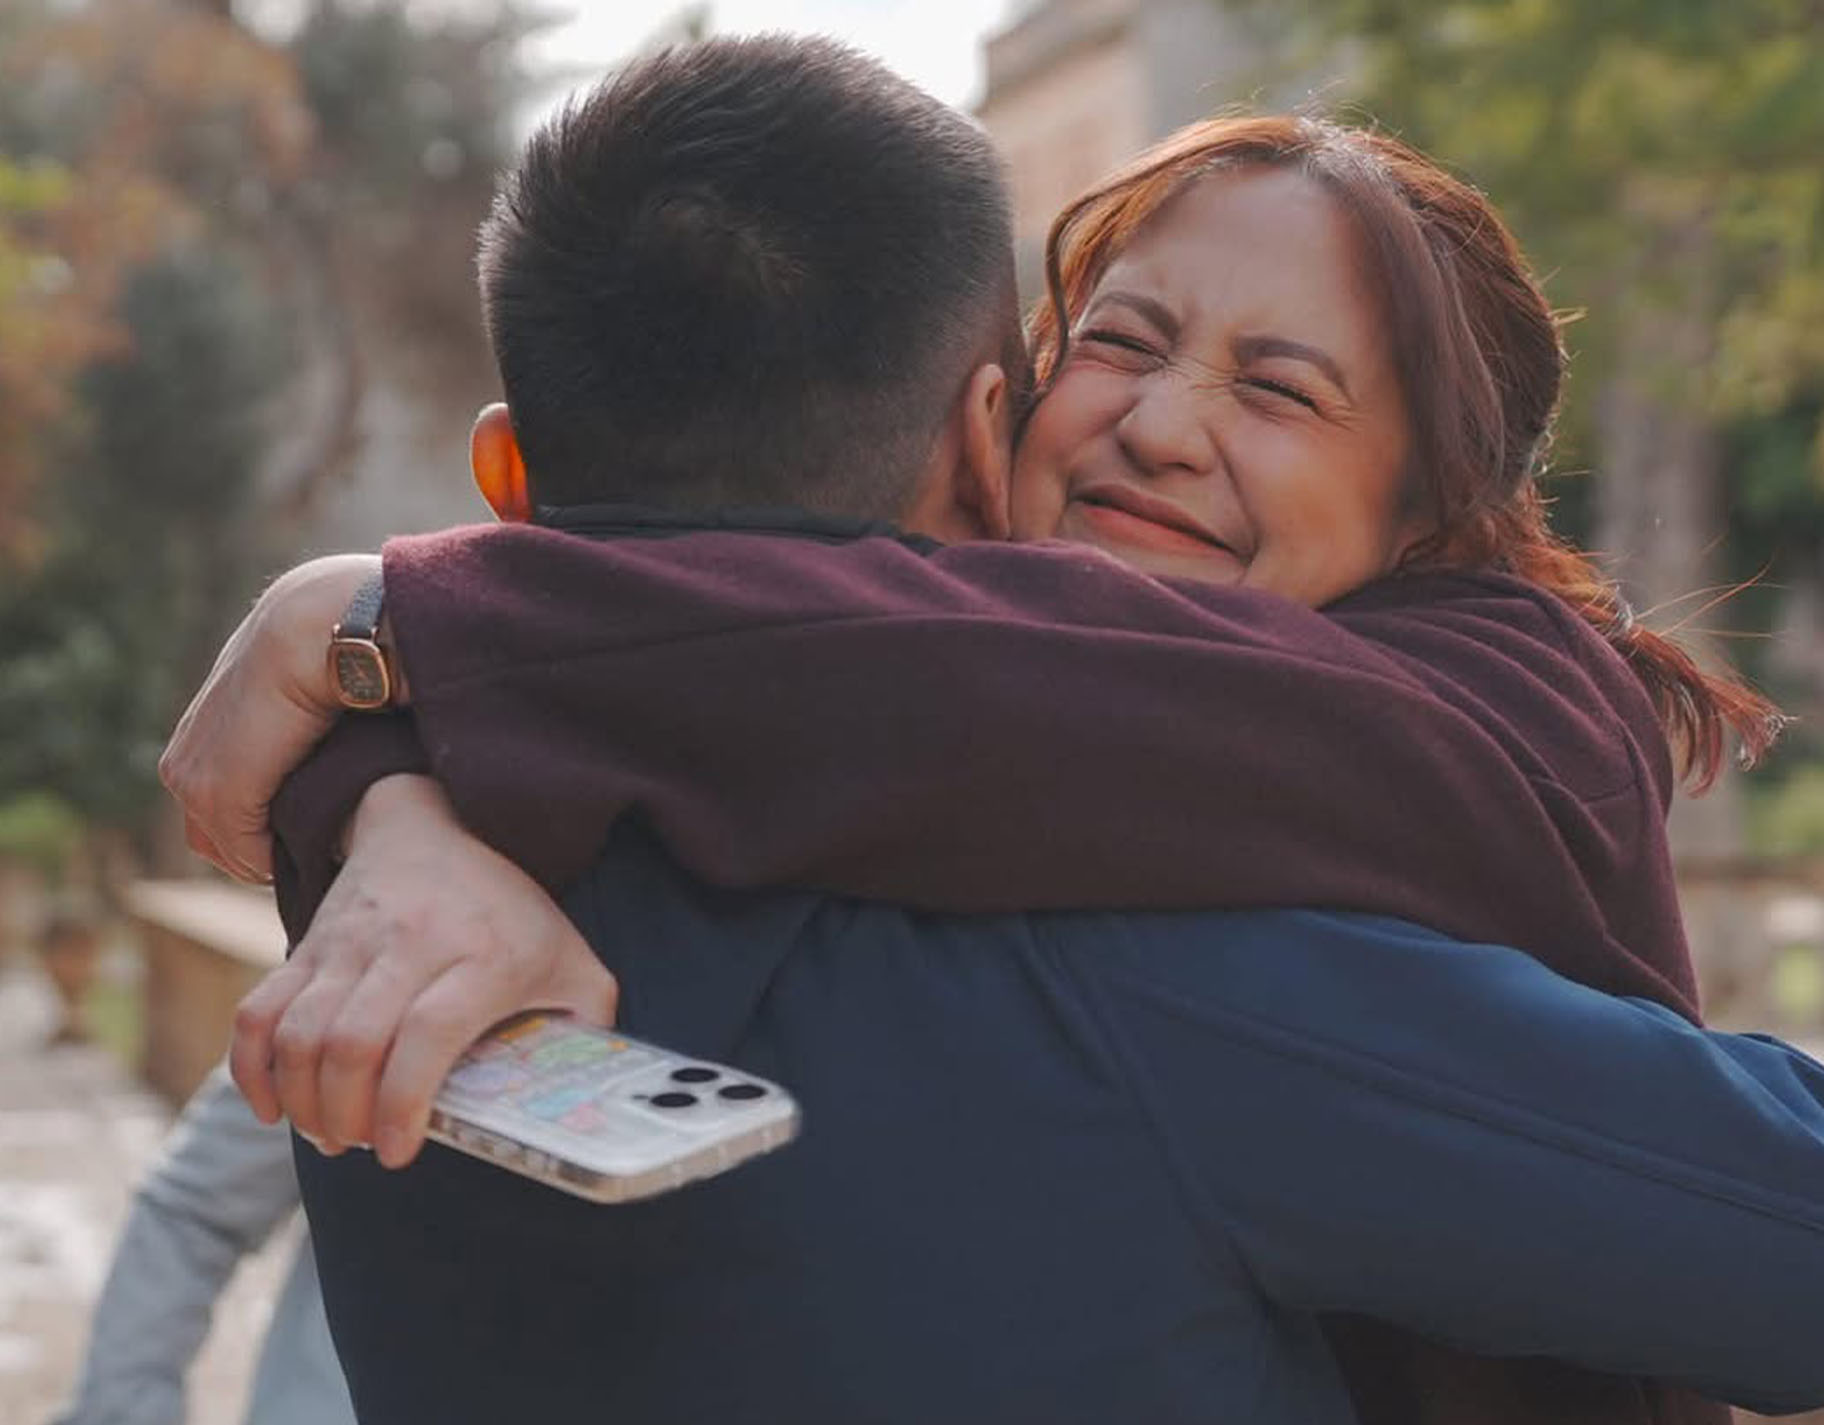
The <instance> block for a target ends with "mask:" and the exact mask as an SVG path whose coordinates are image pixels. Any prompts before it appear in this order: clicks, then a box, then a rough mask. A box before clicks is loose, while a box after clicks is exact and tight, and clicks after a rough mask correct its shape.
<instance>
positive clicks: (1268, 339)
mask: <svg viewBox="0 0 1824 1425" xmlns="http://www.w3.org/2000/svg"><path fill="white" fill-rule="evenodd" d="M1234 352H1235V360H1236V361H1238V362H1241V363H1244V364H1245V363H1246V362H1249V361H1255V360H1258V359H1259V358H1261V357H1265V356H1286V357H1290V358H1291V359H1292V360H1294V361H1303V362H1307V363H1309V364H1310V365H1312V366H1315V367H1316V368H1317V369H1318V370H1319V371H1321V372H1323V373H1324V375H1325V376H1327V377H1329V378H1330V384H1331V385H1333V386H1335V387H1336V389H1337V390H1339V391H1341V392H1342V393H1343V394H1344V395H1345V396H1348V395H1349V383H1348V382H1347V381H1346V380H1344V379H1343V368H1342V367H1341V366H1339V365H1337V362H1336V358H1335V357H1333V356H1331V355H1330V353H1329V352H1327V351H1325V350H1324V349H1323V348H1322V347H1316V346H1308V345H1307V344H1306V343H1304V342H1302V341H1293V340H1292V339H1291V338H1290V337H1283V336H1241V337H1236V338H1235V344H1234ZM1351 399H1353V398H1351Z"/></svg>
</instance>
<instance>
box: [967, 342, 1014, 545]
mask: <svg viewBox="0 0 1824 1425" xmlns="http://www.w3.org/2000/svg"><path fill="white" fill-rule="evenodd" d="M1012 406H1013V397H1012V394H1011V392H1010V391H1009V389H1008V385H1007V373H1006V372H1005V371H1003V370H1002V369H1001V368H1000V367H999V366H997V365H995V363H993V362H992V361H991V362H988V363H986V364H985V365H982V366H978V367H976V368H975V372H974V374H973V375H971V376H970V378H969V384H968V386H967V387H965V388H964V390H963V405H962V410H961V412H960V415H961V419H962V448H961V449H960V450H959V452H958V454H959V456H960V457H961V458H960V459H959V460H958V461H957V471H956V500H957V503H958V504H961V505H966V506H967V507H968V508H969V509H971V510H972V511H973V512H974V515H975V518H976V520H977V521H978V522H979V523H980V525H981V527H982V533H983V535H984V536H985V537H986V538H988V539H1011V538H1012V537H1013V520H1012V516H1011V513H1010V510H1011V505H1012V487H1013V409H1012Z"/></svg>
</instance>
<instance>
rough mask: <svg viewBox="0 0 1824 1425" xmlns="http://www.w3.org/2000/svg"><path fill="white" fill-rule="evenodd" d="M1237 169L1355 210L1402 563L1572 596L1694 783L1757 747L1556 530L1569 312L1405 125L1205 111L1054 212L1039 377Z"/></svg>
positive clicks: (1749, 701) (1770, 727)
mask: <svg viewBox="0 0 1824 1425" xmlns="http://www.w3.org/2000/svg"><path fill="white" fill-rule="evenodd" d="M1246 166H1259V167H1290V168H1296V169H1298V170H1299V171H1300V172H1302V173H1304V174H1306V175H1308V176H1309V177H1311V178H1312V179H1314V180H1315V181H1316V182H1318V183H1320V184H1322V185H1323V186H1324V187H1325V189H1327V190H1328V191H1329V193H1330V194H1331V196H1332V197H1333V198H1334V199H1335V200H1336V201H1337V202H1338V203H1339V204H1340V205H1341V206H1342V208H1343V209H1344V211H1346V212H1347V213H1348V214H1349V215H1350V217H1351V219H1352V220H1353V222H1354V224H1355V227H1356V231H1357V233H1358V235H1359V238H1360V240H1361V243H1362V249H1363V252H1364V255H1365V257H1366V260H1367V267H1368V273H1367V275H1368V276H1369V277H1370V278H1371V279H1372V280H1373V281H1375V282H1376V283H1377V284H1378V286H1379V297H1380V302H1381V309H1382V311H1383V312H1384V313H1385V321H1386V323H1387V326H1388V328H1389V337H1390V345H1391V348H1392V353H1393V358H1394V364H1395V368H1396V369H1397V370H1398V371H1399V373H1400V379H1401V383H1402V387H1403V391H1404V394H1405V397H1406V403H1407V409H1408V413H1409V415H1410V419H1411V423H1412V469H1413V478H1412V484H1411V489H1410V495H1411V498H1412V499H1413V501H1414V502H1415V507H1418V508H1423V509H1424V510H1425V511H1426V513H1427V514H1428V515H1429V516H1430V519H1431V524H1432V530H1433V532H1432V534H1431V535H1430V536H1429V537H1428V538H1427V539H1426V540H1424V541H1423V543H1422V544H1421V545H1419V546H1418V547H1417V548H1415V549H1413V550H1412V551H1411V552H1410V553H1409V554H1408V555H1407V559H1406V564H1407V566H1408V567H1414V566H1421V565H1423V566H1430V567H1450V568H1492V569H1500V570H1503V571H1506V572H1508V573H1512V574H1516V575H1519V576H1520V577H1522V578H1525V579H1530V580H1532V581H1533V582H1534V583H1536V584H1538V585H1540V586H1541V587H1543V588H1545V589H1548V590H1550V591H1551V592H1552V593H1554V594H1556V595H1557V596H1558V597H1560V598H1562V599H1564V600H1565V601H1566V602H1567V603H1569V604H1570V605H1571V606H1572V607H1574V608H1576V609H1577V610H1579V611H1580V612H1581V613H1582V614H1583V616H1584V617H1585V618H1587V619H1588V620H1589V621H1590V622H1591V623H1592V624H1594V625H1595V626H1596V627H1597V628H1598V629H1599V630H1600V631H1601V632H1602V634H1603V635H1604V636H1605V637H1606V638H1607V639H1608V640H1609V642H1610V643H1611V644H1613V645H1614V646H1615V648H1616V649H1618V650H1619V651H1620V653H1621V654H1622V656H1623V657H1624V658H1626V659H1627V661H1628V663H1629V665H1630V666H1631V667H1632V668H1633V669H1634V671H1635V673H1636V675H1637V676H1639V678H1640V679H1641V680H1642V682H1644V683H1645V684H1646V687H1647V690H1648V692H1649V693H1650V694H1651V695H1652V698H1653V700H1654V704H1655V706H1656V707H1657V708H1658V710H1659V715H1660V721H1661V723H1662V724H1663V726H1664V727H1665V729H1666V733H1667V737H1668V738H1669V740H1670V741H1671V742H1672V743H1673V745H1674V746H1675V747H1676V748H1677V749H1678V751H1679V753H1680V757H1681V764H1682V767H1683V770H1684V772H1685V774H1686V775H1687V776H1688V777H1690V778H1691V779H1692V780H1693V781H1694V782H1695V783H1696V785H1697V786H1698V787H1699V788H1702V787H1704V786H1708V785H1709V783H1710V782H1711V781H1713V780H1714V779H1715V777H1716V774H1717V772H1718V770H1719V769H1720V767H1721V765H1722V758H1723V748H1724V732H1725V729H1726V728H1733V729H1734V731H1735V732H1736V733H1737V734H1738V736H1739V737H1740V739H1741V745H1742V752H1743V755H1744V758H1745V759H1747V760H1752V759H1754V758H1755V757H1758V756H1759V755H1760V754H1761V753H1762V752H1763V751H1765V749H1766V748H1767V746H1768V744H1769V743H1770V742H1771V741H1772V740H1773V738H1774V736H1775V735H1776V733H1777V732H1778V730H1779V726H1780V722H1781V719H1780V717H1779V714H1778V712H1777V711H1776V710H1775V708H1774V707H1773V705H1772V704H1771V703H1769V702H1768V701H1767V700H1766V699H1765V698H1763V697H1761V696H1760V694H1758V693H1757V692H1755V691H1754V689H1752V688H1750V687H1749V686H1748V685H1747V684H1745V683H1743V682H1742V681H1741V680H1740V679H1738V678H1736V677H1734V676H1733V675H1731V674H1727V673H1716V672H1709V671H1706V670H1704V669H1703V668H1700V667H1699V666H1698V665H1697V664H1696V663H1695V662H1694V661H1693V659H1692V658H1691V655H1690V654H1688V653H1687V652H1685V650H1684V649H1682V648H1680V647H1679V646H1678V645H1677V644H1676V643H1674V642H1672V640H1670V639H1669V638H1667V637H1665V636H1663V635H1661V634H1657V633H1654V632H1652V631H1650V630H1648V629H1646V628H1644V627H1642V626H1641V625H1639V624H1638V623H1636V622H1635V621H1634V619H1633V616H1632V614H1631V613H1630V612H1629V610H1628V606H1627V604H1626V602H1625V601H1624V600H1623V599H1622V597H1621V594H1620V592H1619V590H1618V589H1617V588H1616V586H1615V584H1614V582H1613V581H1612V580H1611V579H1609V578H1607V577H1606V576H1605V575H1604V574H1603V573H1602V571H1601V570H1600V569H1598V568H1597V567H1596V566H1595V564H1593V563H1592V562H1591V560H1590V559H1589V558H1588V556H1586V555H1584V554H1583V553H1581V552H1580V551H1579V550H1577V549H1576V548H1574V547H1573V546H1572V545H1570V544H1569V543H1567V542H1566V541H1565V540H1563V539H1561V538H1560V537H1559V536H1557V535H1556V534H1554V533H1553V532H1552V530H1551V528H1550V526H1549V524H1548V523H1547V520H1546V512H1545V502H1544V500H1543V498H1542V496H1541V495H1540V492H1539V484H1538V476H1539V473H1540V471H1541V469H1542V467H1543V465H1544V462H1545V455H1546V452H1547V450H1548V448H1549V447H1550V444H1551V434H1552V423H1553V419H1554V417H1555V415H1556V413H1557V409H1558V400H1559V395H1560V392H1561V390H1562V387H1563V382H1564V370H1565V353H1564V344H1563V341H1562V339H1561V337H1560V333H1559V322H1558V319H1557V317H1556V316H1555V315H1554V314H1553V312H1552V309H1551V307H1550V306H1549V305H1548V303H1547V302H1546V300H1545V294H1544V293H1543V292H1542V291H1541V290H1540V287H1539V283H1538V281H1537V280H1536V279H1535V278H1534V276H1533V274H1532V271H1531V269H1530V268H1529V267H1528V265H1527V262H1526V258H1525V257H1524V256H1523V255H1522V253H1521V252H1520V249H1519V246H1518V245H1517V244H1516V243H1515V241H1514V238H1513V235H1512V234H1511V233H1510V232H1509V231H1508V229H1507V225H1506V224H1505V223H1503V222H1502V221H1501V218H1500V216H1499V215H1498V214H1497V213H1496V212H1495V209H1494V208H1493V206H1492V205H1491V204H1490V203H1489V201H1488V200H1487V199H1486V198H1485V197H1483V196H1482V194H1481V193H1479V192H1477V191H1476V190H1475V189H1474V188H1472V187H1470V186H1469V185H1468V184H1466V183H1463V182H1461V181H1460V180H1458V179H1456V178H1454V177H1452V176H1451V175H1450V174H1449V173H1447V172H1445V171H1444V170H1443V169H1442V168H1440V167H1439V166H1438V165H1437V164H1436V163H1433V162H1432V161H1431V160H1430V159H1428V158H1427V157H1425V155H1423V154H1421V153H1419V152H1418V151H1417V150H1415V149H1413V148H1410V147H1408V146H1407V145H1405V144H1403V143H1401V142H1399V141H1398V140H1397V139H1392V138H1389V137H1387V136H1386V135H1384V134H1378V133H1375V132H1373V131H1372V130H1366V129H1355V128H1348V127H1345V126H1343V125H1340V124H1335V123H1331V122H1327V121H1324V120H1320V119H1312V118H1305V117H1290V116H1275V117H1230V118H1215V119H1208V120H1205V121H1204V122H1202V123H1197V124H1193V125H1191V126H1190V127H1188V128H1185V129H1182V130H1180V131H1179V132H1178V133H1176V134H1174V135H1172V136H1171V137H1170V138H1167V139H1165V140H1163V141H1161V142H1160V143H1158V144H1156V145H1154V146H1153V147H1152V148H1151V149H1149V150H1147V151H1146V152H1145V153H1143V154H1141V155H1140V156H1139V157H1138V158H1136V159H1135V160H1133V162H1131V163H1130V164H1128V165H1127V166H1126V167H1124V168H1122V169H1120V170H1118V171H1117V172H1116V173H1115V174H1114V175H1113V176H1112V177H1110V178H1108V179H1107V180H1106V181H1104V182H1103V183H1101V184H1099V185H1098V186H1097V187H1095V188H1093V189H1091V190H1090V191H1089V192H1087V193H1085V194H1084V195H1083V196H1081V197H1080V198H1078V199H1076V200H1075V201H1074V202H1073V203H1071V204H1070V206H1069V207H1067V208H1066V209H1065V210H1064V211H1063V212H1062V213H1061V214H1060V215H1059V216H1058V219H1057V221H1056V222H1055V223H1053V224H1052V228H1051V234H1050V237H1049V239H1048V240H1047V242H1046V248H1045V277H1046V285H1047V288H1048V291H1049V301H1048V302H1046V303H1042V304H1040V306H1039V307H1038V309H1037V310H1036V311H1035V312H1034V313H1033V316H1032V319H1031V323H1030V331H1029V335H1030V338H1031V343H1032V350H1033V361H1034V365H1035V369H1036V374H1037V377H1038V380H1039V382H1040V386H1041V389H1043V385H1044V383H1046V382H1047V381H1049V379H1050V377H1051V374H1052V372H1054V371H1055V370H1056V369H1057V367H1058V364H1059V362H1060V361H1061V360H1062V359H1063V357H1064V354H1065V351H1066V349H1067V348H1068V346H1069V342H1070V328H1071V324H1072V323H1073V322H1074V321H1075V320H1076V319H1077V318H1078V317H1079V316H1080V315H1081V314H1082V312H1083V309H1084V307H1085V305H1086V304H1087V302H1088V300H1089V297H1090V294H1091V293H1092V292H1093V291H1094V289H1095V286H1096V284H1097V282H1099V281H1100V280H1101V278H1102V275H1103V273H1104V272H1106V271H1107V270H1108V266H1109V264H1110V263H1111V262H1112V261H1113V260H1114V259H1115V257H1116V256H1117V255H1118V254H1119V253H1120V251H1121V249H1122V248H1123V247H1124V246H1125V245H1126V243H1127V241H1128V240H1129V239H1130V238H1131V237H1132V236H1133V234H1134V233H1135V232H1136V231H1138V229H1139V228H1140V227H1141V225H1142V224H1144V223H1145V222H1146V221H1147V219H1148V218H1149V217H1151V216H1152V215H1153V214H1154V213H1155V212H1157V211H1158V210H1159V208H1160V207H1162V206H1163V205H1164V204H1165V203H1167V202H1169V201H1170V200H1171V198H1172V197H1173V196H1175V195H1176V194H1177V193H1178V192H1180V191H1181V190H1182V189H1183V188H1184V187H1185V185H1186V184H1188V183H1190V182H1192V181H1194V180H1195V179H1197V178H1199V177H1202V176H1204V175H1205V174H1208V173H1211V172H1213V171H1217V170H1220V169H1228V168H1236V167H1246Z"/></svg>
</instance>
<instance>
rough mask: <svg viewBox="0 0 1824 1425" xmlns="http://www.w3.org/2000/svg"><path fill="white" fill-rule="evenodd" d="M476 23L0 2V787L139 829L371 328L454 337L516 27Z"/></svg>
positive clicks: (365, 11) (506, 20) (339, 0)
mask: <svg viewBox="0 0 1824 1425" xmlns="http://www.w3.org/2000/svg"><path fill="white" fill-rule="evenodd" d="M473 13H474V12H462V13H456V14H451V13H450V12H441V11H432V10H429V9H428V8H427V7H414V6H412V5H410V4H409V3H407V0H368V3H358V0H315V3H314V4H312V5H310V6H309V7H308V8H307V9H306V11H305V13H304V16H303V19H302V22H301V23H300V24H299V25H298V26H297V28H296V29H295V30H294V31H293V32H291V33H289V34H287V35H284V36H278V37H267V36H261V35H258V34H255V33H252V32H250V31H249V30H247V29H246V28H244V27H243V26H241V25H239V24H237V23H236V22H235V18H234V15H233V10H232V7H231V6H229V5H226V4H199V3H183V0H88V3H86V4H81V5H71V4H68V3H60V0H0V803H4V802H5V801H7V800H8V799H9V798H11V797H13V796H16V795H19V794H21V793H38V794H51V795H54V796H56V797H58V798H60V799H61V801H62V802H63V803H64V804H67V805H69V806H71V807H73V808H75V809H76V810H77V811H78V812H79V813H81V814H82V815H83V816H85V817H87V818H89V819H90V821H91V823H93V824H100V825H107V826H114V827H120V828H126V829H135V828H143V827H144V826H145V825H146V824H147V821H148V818H149V816H150V815H151V814H152V813H153V812H154V811H155V810H156V808H157V807H158V805H159V798H158V794H157V787H156V781H155V776H154V769H155V763H156V758H157V755H158V751H159V749H160V747H161V745H162V743H163V740H164V738H165V736H166V734H167V733H168V731H169V728H170V725H171V722H172V721H173V719H174V718H175V716H176V714H177V711H178V708H179V707H180V706H181V703H182V699H183V697H184V695H185V694H186V693H187V692H188V690H189V689H190V688H191V687H193V686H194V684H195V682H196V680H197V678H198V677H199V676H200V674H201V672H202V671H203V669H204V668H206V666H207V662H206V660H207V656H208V653H209V652H210V651H211V649H212V648H213V646H214V643H215V641H216V640H217V639H218V638H219V637H220V636H221V634H222V633H223V632H224V631H225V629H226V626H227V625H228V624H229V623H231V622H232V620H233V617H234V614H235V612H236V609H237V607H238V606H240V604H241V601H242V600H243V598H244V597H245V595H246V594H247V592H248V591H249V588H250V586H251V584H252V583H253V582H254V579H255V578H256V577H257V573H258V572H259V571H261V570H263V569H266V568H270V567H271V566H272V564H273V563H274V562H275V560H276V559H279V558H282V557H283V555H284V554H285V553H286V552H287V545H286V543H285V541H286V537H287V532H288V530H290V529H291V528H292V525H293V522H294V521H295V520H296V518H297V517H298V516H299V515H300V514H301V513H302V512H303V510H304V509H305V508H306V507H307V505H308V504H309V502H310V501H311V500H312V499H313V498H315V497H316V496H317V495H318V494H319V492H321V491H322V490H323V489H325V488H327V487H328V485H329V484H330V477H333V475H334V474H335V473H336V472H337V470H338V469H339V468H340V466H341V465H342V464H344V463H346V460H347V459H348V457H349V455H350V454H351V453H352V450H353V446H354V440H355V438H356V433H357V430H358V424H359V422H358V416H359V412H360V407H361V400H362V396H363V390H364V375H365V367H366V364H367V361H366V354H365V353H364V351H363V350H362V347H361V342H362V340H363V339H364V338H363V336H362V331H363V330H365V331H367V332H375V331H378V332H383V333H385V334H386V335H387V336H388V338H389V339H390V340H394V341H398V342H400V343H404V344H408V345H409V344H411V343H414V342H415V343H416V344H417V348H418V349H420V350H423V351H427V352H428V353H430V356H429V357H428V358H427V359H437V357H438V355H439V354H440V353H441V352H444V351H446V350H448V349H450V348H452V347H455V346H458V345H461V344H463V343H466V344H467V345H468V349H471V350H472V349H474V346H475V345H476V343H477V340H478V321H477V318H476V314H475V299H474V295H473V283H472V277H471V273H472V249H473V234H474V230H475V224H476V221H477V219H478V218H479V216H480V214H481V212H482V210H483V206H484V205H485V202H486V199H487V194H488V192H489V190H490V189H491V185H492V180H493V175H494V173H495V172H496V171H497V170H498V168H499V166H500V165H501V163H502V161H503V159H504V157H505V153H506V144H507V142H508V137H507V133H506V122H505V121H506V116H507V113H508V111H509V107H510V104H511V102H512V100H513V98H514V97H515V95H516V94H517V93H518V92H519V83H520V81H519V73H518V69H517V66H516V61H515V47H516V42H517V40H518V38H519V37H520V36H521V35H522V34H523V33H525V32H526V31H527V29H529V28H530V27H531V26H532V24H533V23H534V22H533V21H531V20H529V19H527V18H526V17H525V16H524V15H523V14H522V12H521V11H519V10H518V9H516V8H514V7H512V6H500V7H496V8H495V9H494V10H493V11H492V12H491V13H489V14H487V15H485V16H482V17H480V18H475V17H473ZM357 314H358V315H359V316H360V317H361V318H363V319H364V321H365V328H363V326H362V323H360V322H357V320H356V316H357ZM324 391H327V392H329V393H330V394H329V398H328V399H322V398H321V393H322V392H324ZM299 393H303V394H302V395H299ZM280 395H283V396H285V397H287V399H283V400H280V399H276V397H278V396H280ZM294 395H298V396H299V398H298V399H290V398H291V397H293V396H294ZM275 451H277V452H280V453H278V454H275Z"/></svg>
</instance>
